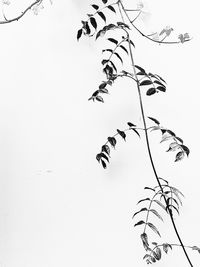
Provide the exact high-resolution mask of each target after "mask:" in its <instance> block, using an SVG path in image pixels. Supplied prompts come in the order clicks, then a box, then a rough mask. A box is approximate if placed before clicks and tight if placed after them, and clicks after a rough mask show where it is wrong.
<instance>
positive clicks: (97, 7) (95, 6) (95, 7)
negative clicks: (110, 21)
mask: <svg viewBox="0 0 200 267" xmlns="http://www.w3.org/2000/svg"><path fill="white" fill-rule="evenodd" d="M91 6H92V7H93V8H94V9H96V10H98V9H99V6H97V5H95V4H94V5H91Z"/></svg>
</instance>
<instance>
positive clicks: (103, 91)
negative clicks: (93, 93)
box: [99, 88, 108, 94]
mask: <svg viewBox="0 0 200 267" xmlns="http://www.w3.org/2000/svg"><path fill="white" fill-rule="evenodd" d="M99 93H103V94H108V89H106V88H103V89H99Z"/></svg>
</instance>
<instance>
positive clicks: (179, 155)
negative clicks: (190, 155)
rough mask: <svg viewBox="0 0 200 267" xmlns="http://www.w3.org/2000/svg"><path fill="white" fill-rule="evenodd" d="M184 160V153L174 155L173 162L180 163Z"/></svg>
mask: <svg viewBox="0 0 200 267" xmlns="http://www.w3.org/2000/svg"><path fill="white" fill-rule="evenodd" d="M183 158H184V152H183V151H180V152H178V153H177V154H176V158H175V162H177V161H180V160H182V159H183Z"/></svg>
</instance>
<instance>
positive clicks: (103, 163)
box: [101, 159, 107, 169]
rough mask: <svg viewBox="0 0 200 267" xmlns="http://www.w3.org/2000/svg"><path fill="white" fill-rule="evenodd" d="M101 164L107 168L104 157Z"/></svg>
mask: <svg viewBox="0 0 200 267" xmlns="http://www.w3.org/2000/svg"><path fill="white" fill-rule="evenodd" d="M101 164H102V166H103V168H104V169H106V167H107V165H106V163H105V161H104V160H102V159H101Z"/></svg>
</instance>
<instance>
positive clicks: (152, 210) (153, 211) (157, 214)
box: [149, 209, 163, 221]
mask: <svg viewBox="0 0 200 267" xmlns="http://www.w3.org/2000/svg"><path fill="white" fill-rule="evenodd" d="M149 211H150V212H152V213H153V214H154V215H156V216H157V217H158V218H159V219H160V220H161V221H163V218H162V217H161V216H160V214H159V213H158V212H157V211H156V210H154V209H150V210H149Z"/></svg>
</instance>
